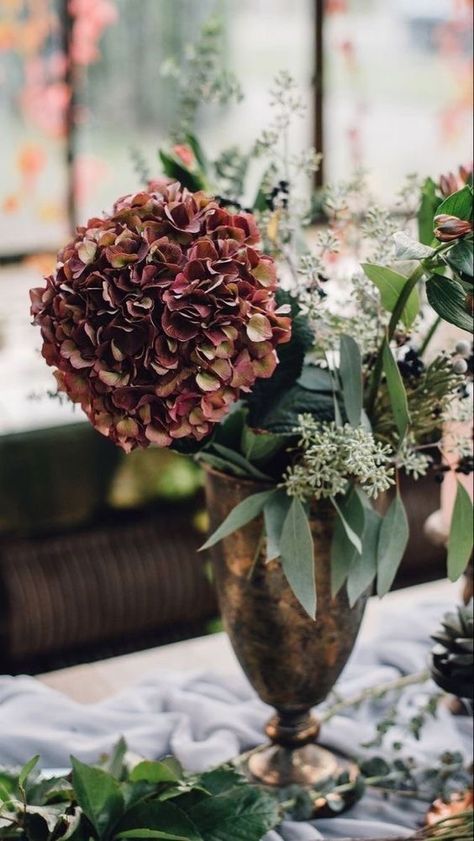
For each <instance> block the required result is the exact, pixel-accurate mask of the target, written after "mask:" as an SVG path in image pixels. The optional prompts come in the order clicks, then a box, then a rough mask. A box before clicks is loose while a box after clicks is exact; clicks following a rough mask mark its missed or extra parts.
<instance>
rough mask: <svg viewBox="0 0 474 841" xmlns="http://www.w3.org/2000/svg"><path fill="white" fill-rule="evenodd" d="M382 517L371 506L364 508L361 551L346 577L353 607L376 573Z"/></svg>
mask: <svg viewBox="0 0 474 841" xmlns="http://www.w3.org/2000/svg"><path fill="white" fill-rule="evenodd" d="M381 522H382V518H381V516H380V514H377V512H376V511H374V510H373V509H372V508H366V509H365V517H364V533H363V535H362V553H361V555H360V556H359V555H356V556H355V557H354V558H353V560H352V564H351V568H350V570H349V575H348V577H347V595H348V597H349V604H350V606H351V607H353V606H354V605H355V603H356V601H357V599H358V598H359V597H360V596H361V595H362V594H363V593H365V591H366V590H367V589H368V588H369V587H370V585H371V584H372V582H373V581H374V579H375V576H376V575H377V546H378V539H379V532H380V526H381Z"/></svg>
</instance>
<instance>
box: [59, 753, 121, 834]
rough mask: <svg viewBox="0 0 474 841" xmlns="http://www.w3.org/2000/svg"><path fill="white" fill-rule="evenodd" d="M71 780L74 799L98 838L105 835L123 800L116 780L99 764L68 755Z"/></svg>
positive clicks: (113, 822) (115, 821) (115, 819)
mask: <svg viewBox="0 0 474 841" xmlns="http://www.w3.org/2000/svg"><path fill="white" fill-rule="evenodd" d="M71 764H72V784H73V788H74V792H75V795H76V799H77V802H78V804H79V806H80V807H81V809H82V811H83V812H84V814H85V816H86V817H87V818H89V820H90V822H91V824H92V826H93V827H94V829H95V831H96V832H97V835H98V836H99V838H105V837H106V836H107V835H108V834H109V833H110V831H111V829H112V827H113V826H114V825H115V824H116V823H117V821H118V820H119V819H120V817H121V816H122V813H123V810H124V800H123V796H122V793H121V791H120V786H119V783H118V782H117V780H116V779H114V777H112V775H111V774H108V773H107V772H106V771H102V770H101V769H100V768H93V767H92V766H90V765H84V764H83V763H82V762H79V760H78V759H76V758H75V757H74V756H72V757H71Z"/></svg>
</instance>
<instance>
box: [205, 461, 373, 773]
mask: <svg viewBox="0 0 474 841" xmlns="http://www.w3.org/2000/svg"><path fill="white" fill-rule="evenodd" d="M262 489H265V487H264V486H262V485H261V484H258V483H255V482H253V481H247V480H245V479H239V478H235V477H231V476H227V475H225V474H223V473H219V472H218V471H215V470H212V469H208V470H207V471H206V498H207V508H208V512H209V517H210V525H211V530H212V531H213V530H214V529H215V528H217V526H219V525H220V524H221V523H222V521H223V520H224V519H225V517H226V516H227V515H228V514H229V512H230V511H231V510H232V509H233V508H234V507H235V506H236V505H237V504H238V503H239V502H241V501H242V500H243V499H244V498H245V497H247V496H250V495H251V494H253V493H256V492H257V491H259V490H262ZM262 526H263V521H262V518H259V519H256V520H255V521H253V522H251V523H249V524H248V525H247V526H245V527H244V528H242V529H239V530H238V531H236V532H235V533H234V534H232V535H230V536H229V537H227V538H225V539H224V540H223V541H221V542H220V543H218V544H217V545H215V546H214V547H213V548H212V549H211V550H210V551H211V560H212V566H213V572H214V577H215V583H216V586H217V594H218V599H219V606H220V611H221V615H222V619H223V623H224V627H225V629H226V631H227V633H228V635H229V638H230V641H231V643H232V647H233V649H234V651H235V654H236V656H237V658H238V660H239V662H240V664H241V666H242V668H243V670H244V672H245V674H246V676H247V678H248V679H249V681H250V683H251V684H252V686H253V687H254V689H255V690H256V692H257V694H258V695H259V697H260V698H261V699H262V701H264V702H265V703H267V704H269V705H270V706H272V707H274V709H275V710H276V713H275V715H274V716H273V718H272V719H271V720H270V721H269V723H268V724H267V727H266V734H267V736H268V737H269V739H270V745H269V746H268V747H266V748H264V749H263V750H259V751H257V752H255V753H253V754H252V755H251V756H250V758H249V760H248V770H249V771H250V774H251V775H252V776H253V777H254V778H256V779H257V780H259V781H261V782H263V783H265V784H267V785H278V786H287V785H290V784H292V783H297V784H300V785H307V786H312V787H314V786H318V784H320V783H322V782H323V781H324V779H327V778H328V777H329V776H332V775H334V774H336V773H337V772H338V771H340V770H342V768H341V764H340V761H339V759H338V758H337V757H335V755H334V754H332V753H331V752H329V751H326V750H325V749H323V748H321V747H320V746H319V745H317V744H316V739H317V737H318V734H319V723H318V720H317V718H315V717H314V716H313V715H312V714H311V708H312V707H313V706H315V705H317V704H319V703H320V702H321V701H323V700H324V699H325V698H326V697H327V695H328V693H329V692H330V691H331V689H332V687H333V686H334V684H335V682H336V680H337V678H338V676H339V674H340V673H341V671H342V669H343V668H344V666H345V664H346V662H347V660H348V658H349V655H350V654H351V652H352V649H353V647H354V643H355V640H356V637H357V633H358V631H359V627H360V623H361V620H362V616H363V612H364V608H365V603H366V600H367V594H365V595H364V596H362V597H361V598H360V599H359V600H358V601H357V602H356V604H355V605H354V607H352V608H351V607H350V605H349V602H348V599H347V595H346V592H345V589H343V590H341V591H340V592H339V594H338V595H337V596H336V597H335V598H333V597H332V596H331V573H330V547H331V540H332V534H333V527H334V512H333V509H332V506H330V505H326V504H323V503H322V504H321V505H319V504H318V505H317V506H315V508H314V510H313V512H312V517H311V531H312V534H313V540H314V548H315V574H316V589H317V600H318V606H317V616H316V620H315V621H314V620H313V619H311V618H310V617H309V616H308V615H307V613H306V612H305V611H304V609H303V608H302V607H301V605H300V604H299V602H298V601H297V600H296V598H295V596H294V595H293V593H292V591H291V589H290V586H289V584H288V582H287V580H286V577H285V575H284V573H283V570H282V567H281V564H280V562H279V560H275V561H270V563H266V562H265V547H264V546H262V545H261V543H262V541H261V535H262ZM352 770H353V769H352Z"/></svg>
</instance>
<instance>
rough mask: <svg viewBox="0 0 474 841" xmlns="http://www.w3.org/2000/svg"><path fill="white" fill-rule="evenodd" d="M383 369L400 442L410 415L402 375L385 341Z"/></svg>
mask: <svg viewBox="0 0 474 841" xmlns="http://www.w3.org/2000/svg"><path fill="white" fill-rule="evenodd" d="M383 369H384V372H385V376H386V378H387V388H388V394H389V397H390V405H391V407H392V412H393V419H394V421H395V426H396V427H397V429H398V433H399V435H400V440H402V439H403V438H404V437H405V432H406V431H407V427H408V424H409V423H410V414H409V411H408V400H407V393H406V391H405V386H404V384H403V379H402V375H401V374H400V370H399V368H398V365H397V363H396V362H395V359H394V356H393V353H392V351H391V348H390V345H389V343H388V341H385V343H384V348H383Z"/></svg>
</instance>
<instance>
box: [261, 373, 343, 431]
mask: <svg viewBox="0 0 474 841" xmlns="http://www.w3.org/2000/svg"><path fill="white" fill-rule="evenodd" d="M304 412H309V413H310V414H312V415H313V416H314V417H315V418H317V420H321V421H323V420H327V421H331V420H333V419H334V402H333V397H332V393H331V392H330V391H324V392H323V391H308V389H306V388H302V387H301V386H300V385H298V384H297V383H296V384H295V385H293V386H290V387H289V388H288V389H286V390H285V391H284V392H283V393H282V394H281V395H280V397H279V398H278V400H276V401H275V402H274V403H273V404H270V405H269V406H268V407H267V411H266V412H265V413H264V412H263V409H262V415H261V417H260V422H259V425H260V426H261V427H262V428H263V429H266V430H268V431H271V432H275V433H281V434H282V435H291V434H293V435H294V434H295V429H296V428H297V426H298V415H301V414H303V413H304Z"/></svg>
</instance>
